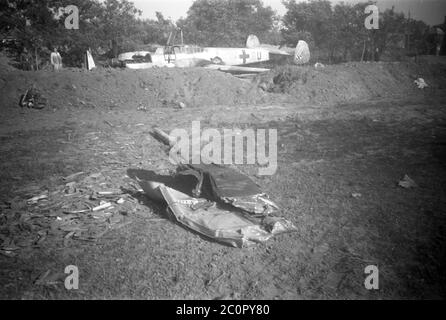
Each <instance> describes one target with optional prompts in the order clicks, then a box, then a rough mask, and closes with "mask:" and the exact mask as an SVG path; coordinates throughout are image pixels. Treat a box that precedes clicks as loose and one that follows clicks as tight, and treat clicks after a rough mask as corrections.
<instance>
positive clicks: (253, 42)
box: [246, 34, 260, 49]
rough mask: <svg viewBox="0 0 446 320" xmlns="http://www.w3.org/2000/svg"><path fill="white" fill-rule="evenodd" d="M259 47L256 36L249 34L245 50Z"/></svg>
mask: <svg viewBox="0 0 446 320" xmlns="http://www.w3.org/2000/svg"><path fill="white" fill-rule="evenodd" d="M258 47H260V41H259V38H257V36H256V35H253V34H250V35H249V36H248V39H247V40H246V48H248V49H253V48H258Z"/></svg>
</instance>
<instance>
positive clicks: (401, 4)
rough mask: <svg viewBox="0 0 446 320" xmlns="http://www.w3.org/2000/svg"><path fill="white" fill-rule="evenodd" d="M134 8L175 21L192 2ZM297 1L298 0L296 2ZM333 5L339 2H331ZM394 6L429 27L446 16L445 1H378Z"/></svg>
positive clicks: (161, 1) (163, 1) (158, 1)
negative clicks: (160, 13)
mask: <svg viewBox="0 0 446 320" xmlns="http://www.w3.org/2000/svg"><path fill="white" fill-rule="evenodd" d="M132 1H133V2H134V3H135V5H136V7H138V8H139V9H141V10H142V11H143V17H144V18H152V19H153V18H155V12H156V11H161V12H162V13H163V15H164V16H166V17H171V18H172V19H173V20H177V19H178V18H180V17H185V16H186V14H187V10H188V9H189V7H190V6H191V4H192V3H193V0H132ZM298 1H299V0H298ZM332 2H333V3H336V2H340V0H332ZM344 2H350V3H352V2H364V1H359V0H344ZM263 3H264V4H266V5H269V6H271V7H272V8H273V9H274V10H276V11H277V13H278V14H280V15H283V14H284V13H285V7H284V6H283V5H282V0H263ZM392 5H394V6H395V9H396V10H397V11H402V12H404V13H405V14H406V15H407V13H408V12H409V10H410V13H411V16H412V17H413V18H415V19H420V20H423V21H425V22H426V23H428V24H430V25H435V24H440V23H443V22H444V16H445V15H446V0H378V7H379V8H380V10H383V9H386V8H390V7H392Z"/></svg>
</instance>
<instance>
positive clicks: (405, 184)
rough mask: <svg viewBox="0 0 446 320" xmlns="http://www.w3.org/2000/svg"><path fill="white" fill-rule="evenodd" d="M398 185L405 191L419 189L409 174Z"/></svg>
mask: <svg viewBox="0 0 446 320" xmlns="http://www.w3.org/2000/svg"><path fill="white" fill-rule="evenodd" d="M398 185H399V186H400V187H402V188H405V189H409V188H416V187H418V185H417V184H416V183H415V181H413V180H412V179H411V178H410V177H409V176H408V175H407V174H406V175H404V178H403V179H402V180H401V181H400V182H398Z"/></svg>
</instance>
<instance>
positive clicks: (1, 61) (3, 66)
mask: <svg viewBox="0 0 446 320" xmlns="http://www.w3.org/2000/svg"><path fill="white" fill-rule="evenodd" d="M15 70H17V69H16V68H14V67H13V66H12V63H11V59H10V58H8V56H6V55H5V53H4V52H0V74H3V73H7V72H13V71H15Z"/></svg>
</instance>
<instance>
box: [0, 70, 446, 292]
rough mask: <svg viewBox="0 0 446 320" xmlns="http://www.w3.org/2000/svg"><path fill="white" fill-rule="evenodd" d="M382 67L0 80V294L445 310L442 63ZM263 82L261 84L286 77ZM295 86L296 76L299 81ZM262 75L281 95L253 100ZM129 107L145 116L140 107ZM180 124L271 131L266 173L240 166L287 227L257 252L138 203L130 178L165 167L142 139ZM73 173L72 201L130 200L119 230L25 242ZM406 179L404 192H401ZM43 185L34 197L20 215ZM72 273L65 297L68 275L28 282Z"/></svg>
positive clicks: (34, 236) (47, 219)
mask: <svg viewBox="0 0 446 320" xmlns="http://www.w3.org/2000/svg"><path fill="white" fill-rule="evenodd" d="M381 67H382V65H381V64H377V65H370V64H369V65H366V66H362V65H361V66H355V65H353V66H351V65H348V66H337V67H327V69H324V70H322V71H314V70H312V69H311V68H310V67H308V68H306V69H305V68H304V69H303V70H297V71H296V70H295V71H296V72H295V73H292V74H291V80H290V79H288V78H285V79H286V81H288V83H287V84H286V85H285V86H282V87H281V88H279V87H280V83H279V82H278V83H274V81H273V82H271V81H268V80H267V78H262V79H257V82H255V84H256V85H253V84H251V83H248V82H243V81H241V80H238V79H235V78H233V77H232V76H229V75H224V74H221V73H218V72H208V71H202V70H198V69H193V70H156V71H155V72H154V73H153V74H147V73H133V72H130V71H118V70H113V71H105V70H102V71H96V72H92V73H84V72H75V71H70V70H66V71H64V72H62V73H60V74H53V73H43V72H42V73H22V72H14V73H13V74H11V73H3V74H2V76H1V78H2V79H3V80H2V81H1V80H0V85H1V87H2V88H3V89H2V90H3V91H2V95H1V99H2V100H1V103H2V108H1V110H0V112H1V119H0V126H1V128H0V139H1V155H0V160H1V179H2V182H3V183H2V186H1V190H0V191H1V197H0V200H1V201H2V204H1V206H0V209H1V210H2V211H1V212H2V216H1V219H2V220H1V232H0V234H1V235H2V237H1V239H2V240H1V241H2V244H1V246H2V247H4V245H5V243H6V241H11V240H13V244H15V245H16V246H17V247H18V248H17V249H16V250H14V251H13V253H14V255H12V256H5V255H1V256H0V265H1V268H0V270H1V271H0V283H1V288H2V289H1V290H0V296H1V297H2V298H25V299H26V298H44V299H47V298H75V299H84V298H99V299H101V298H138V299H157V298H167V299H214V298H219V297H220V298H221V297H224V296H229V297H231V298H236V299H237V298H242V299H305V298H444V297H445V296H446V292H445V288H446V275H445V272H444V270H445V265H444V261H446V259H445V258H446V251H445V248H446V247H445V242H446V241H445V240H446V239H445V236H444V235H445V226H446V220H445V208H446V203H445V199H446V197H445V196H446V194H445V192H446V190H445V187H444V186H445V185H446V184H445V182H446V181H445V179H446V175H445V174H444V173H445V172H444V171H445V159H446V158H445V155H446V151H445V147H444V146H445V142H446V121H445V120H446V112H445V101H446V100H445V98H444V79H443V78H442V76H443V75H442V74H440V73H438V74H437V71H438V70H441V68H442V67H440V66H438V67H432V66H431V67H429V68H431V69H429V68H428V67H423V66H418V65H409V66H407V68H399V69H397V68H394V67H392V68H390V67H389V68H387V67H386V69H385V71H384V74H385V76H381V77H379V76H378V75H380V74H382V72H381V71H379V70H381V69H382V68H381ZM336 68H337V69H336ZM375 69H376V70H378V71H375ZM349 70H350V71H349ZM356 71H357V72H356ZM274 72H275V73H272V74H271V75H270V76H269V79H272V78H274V77H275V76H277V74H278V73H283V70H276V71H274ZM438 72H439V71H438ZM368 73H372V74H371V75H369V77H368V76H367V74H368ZM295 74H297V75H298V76H295ZM301 74H305V77H306V79H307V80H306V82H300V81H298V79H299V77H300V76H299V75H301ZM420 76H421V77H424V78H425V80H426V82H428V84H430V88H428V89H426V90H424V91H422V90H418V89H416V86H415V85H414V84H413V80H414V79H415V78H416V77H420ZM293 77H295V78H293ZM357 77H359V78H361V79H362V80H361V81H362V82H361V81H359V80H357V79H358V78H357ZM300 78H303V77H300ZM265 79H266V80H265ZM352 79H353V80H352ZM355 79H356V80H355ZM364 79H365V80H367V79H370V82H367V81H365V80H364ZM262 81H266V82H267V83H268V86H269V87H268V88H267V89H268V90H270V91H273V92H276V93H268V92H264V91H263V90H261V89H259V88H258V87H257V84H259V83H261V82H262ZM32 83H36V85H37V87H38V88H39V89H40V90H41V91H42V92H43V93H44V94H45V96H47V97H48V99H49V101H50V106H49V107H47V108H45V109H43V110H33V109H24V110H20V109H19V108H18V107H17V106H16V102H17V99H18V97H19V95H20V93H22V92H23V90H24V89H26V88H27V87H28V86H29V85H31V84H32ZM353 85H354V86H355V87H354V88H356V89H352V90H350V91H349V90H348V88H352V86H353ZM367 87H368V90H367ZM312 90H313V91H315V95H314V96H313V98H311V92H312ZM280 91H281V92H282V93H277V92H280ZM284 93H285V94H284ZM308 93H309V95H308ZM334 93H336V94H334ZM372 98H373V99H372ZM178 102H184V103H186V105H187V107H186V108H185V109H180V108H178V105H177V103H178ZM141 104H142V105H143V106H146V110H145V111H144V110H138V107H139V106H140V105H141ZM192 120H201V122H202V126H203V127H213V128H231V127H232V126H237V127H241V128H245V127H260V128H277V129H278V131H279V143H278V145H279V149H278V160H279V169H278V171H277V173H276V174H275V175H273V176H270V177H263V178H262V177H257V176H254V175H253V174H254V173H255V168H253V167H245V166H240V169H241V170H243V171H245V172H247V173H248V174H250V175H251V176H252V177H253V179H254V180H255V181H256V182H257V183H259V185H261V186H262V187H263V188H264V189H265V190H266V191H267V192H268V193H269V194H270V195H271V196H272V198H273V199H274V200H275V201H276V202H278V203H279V204H280V206H281V208H282V215H283V216H284V217H286V218H288V219H290V220H292V221H293V222H294V223H295V224H296V225H297V226H298V228H299V232H297V233H293V234H288V235H284V236H280V237H278V238H276V239H274V240H273V241H271V242H269V243H267V244H266V245H259V246H256V247H253V248H248V249H234V248H228V247H225V246H222V245H220V244H216V243H213V242H210V241H208V240H206V239H203V238H202V237H200V236H198V235H196V234H194V233H191V232H190V231H188V230H186V229H184V228H181V227H180V226H178V225H176V224H174V223H172V222H170V221H168V220H167V219H166V218H165V214H164V208H163V207H162V206H161V205H159V204H155V203H153V202H151V201H150V200H148V199H147V198H146V197H144V195H142V194H140V193H138V192H136V190H135V188H134V184H135V183H134V181H133V180H132V179H131V178H130V177H128V176H127V172H128V170H129V169H144V170H154V171H157V172H160V173H164V174H165V173H167V172H168V171H169V170H172V169H174V167H173V166H172V165H171V164H170V162H169V161H168V158H167V156H166V149H165V148H164V147H163V146H161V145H160V144H159V143H158V142H157V141H156V140H154V139H153V138H152V137H151V136H150V135H149V133H150V131H151V130H152V129H153V128H154V127H155V126H159V127H161V128H163V129H166V130H171V129H173V128H186V129H187V128H190V123H191V121H192ZM80 171H83V172H84V174H83V175H82V176H80V177H78V178H76V179H75V182H76V186H77V188H78V189H80V190H81V191H85V190H90V189H101V188H102V189H107V188H108V189H119V188H123V189H124V190H126V191H125V193H124V194H123V195H121V196H122V197H124V198H125V199H126V202H125V204H124V205H123V206H116V208H115V210H114V211H113V210H112V214H113V216H112V217H113V218H116V219H118V218H119V221H118V222H116V223H112V222H111V219H110V218H108V219H104V220H103V221H102V220H101V219H99V220H98V221H99V223H102V224H103V225H105V226H109V227H110V228H109V229H110V230H109V231H108V232H107V233H105V234H103V235H102V236H101V237H98V238H97V239H96V241H94V242H90V241H82V240H76V239H72V238H69V237H68V238H64V237H66V236H67V234H68V231H67V232H66V233H62V234H61V233H60V231H55V230H51V231H50V232H48V233H47V235H46V238H44V239H43V240H41V241H40V240H39V239H40V238H39V233H38V232H39V231H41V230H43V229H44V227H45V226H46V224H51V223H53V222H54V220H57V218H56V217H58V216H62V217H64V214H63V213H62V211H63V210H66V208H65V209H64V208H63V206H64V205H67V204H70V205H71V203H72V201H71V200H70V197H69V196H65V195H64V190H65V184H66V181H64V180H63V179H62V177H66V176H68V175H70V174H73V173H76V172H80ZM405 174H408V175H409V176H410V177H411V178H412V179H413V180H415V181H416V183H417V184H418V187H417V188H414V189H404V188H401V187H399V186H398V181H399V180H400V179H401V178H402V177H403V176H404V175H405ZM44 190H48V194H49V199H48V201H47V202H43V203H41V204H37V205H29V204H27V203H26V201H25V200H26V199H28V198H29V197H31V196H35V195H37V194H39V193H40V192H42V191H44ZM358 194H359V196H358ZM81 195H82V192H80V195H78V196H81ZM87 195H88V194H87ZM353 195H355V196H353ZM60 199H62V200H60ZM59 200H60V201H59ZM94 201H96V202H98V201H99V199H98V200H94ZM116 219H115V220H116ZM98 221H97V222H98ZM24 234H26V235H28V238H27V239H23V237H21V235H24ZM29 239H31V243H29V242H30V241H29ZM8 245H9V246H10V245H11V243H10V242H9V243H8ZM71 264H74V265H77V266H78V267H79V269H80V289H79V290H78V291H71V292H70V291H67V290H65V289H64V286H63V281H62V282H58V283H56V284H54V285H51V284H41V285H38V284H34V281H35V280H36V278H38V277H39V275H41V274H42V273H45V272H46V271H47V270H50V271H51V274H55V278H57V274H59V278H58V280H60V278H61V277H62V279H63V275H62V276H60V273H63V270H64V267H65V266H66V265H71ZM370 264H375V265H378V266H379V267H380V272H381V274H380V275H381V278H380V290H379V291H375V292H373V291H367V290H366V289H365V288H364V286H363V282H364V276H365V275H364V268H365V266H367V265H370Z"/></svg>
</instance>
